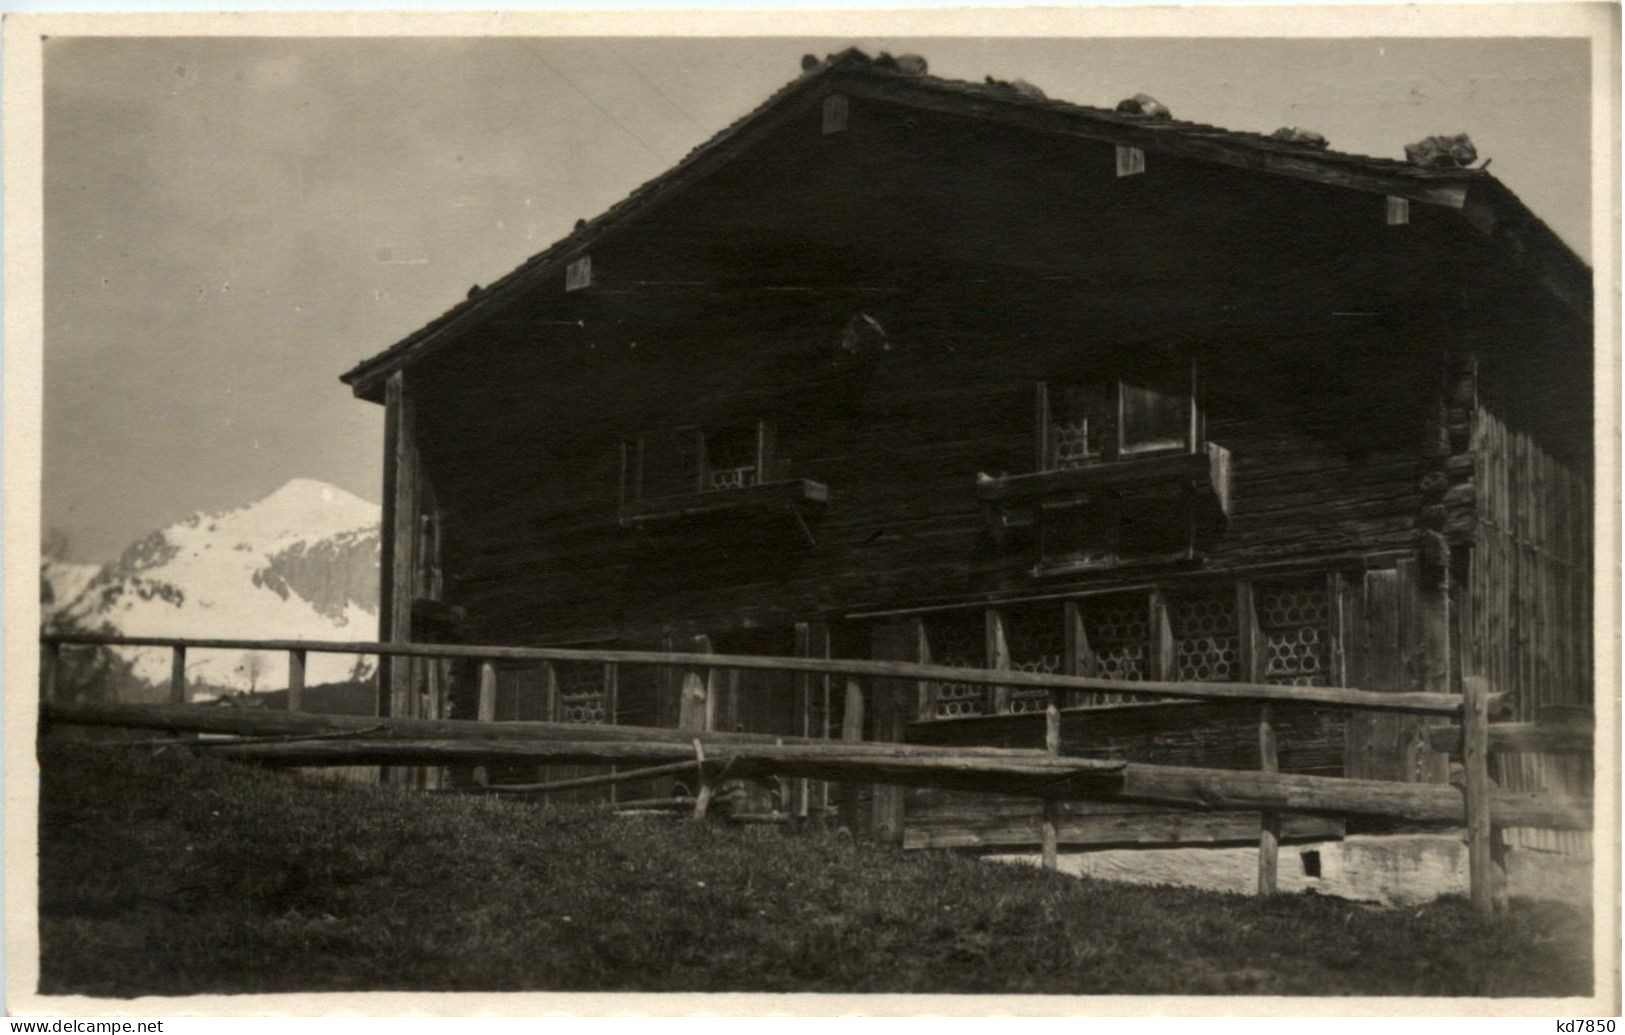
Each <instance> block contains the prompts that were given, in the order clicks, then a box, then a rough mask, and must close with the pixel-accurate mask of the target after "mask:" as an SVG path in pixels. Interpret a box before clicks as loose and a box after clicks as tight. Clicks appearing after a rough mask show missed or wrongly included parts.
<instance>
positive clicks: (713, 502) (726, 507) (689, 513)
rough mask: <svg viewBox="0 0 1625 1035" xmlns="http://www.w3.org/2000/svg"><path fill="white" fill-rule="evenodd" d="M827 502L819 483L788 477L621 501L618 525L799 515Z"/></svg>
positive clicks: (825, 489) (632, 525)
mask: <svg viewBox="0 0 1625 1035" xmlns="http://www.w3.org/2000/svg"><path fill="white" fill-rule="evenodd" d="M828 501H829V489H828V487H827V486H825V485H824V484H823V483H822V482H815V481H813V480H812V479H811V478H789V479H786V480H783V481H774V482H761V483H759V484H756V485H747V486H744V487H743V488H739V489H713V490H710V491H708V492H690V493H684V494H683V495H681V496H663V497H661V498H659V499H651V500H638V501H636V502H631V503H625V504H622V506H621V514H620V520H621V525H622V527H625V528H635V527H638V526H643V525H654V524H662V523H665V522H669V521H681V520H683V519H686V518H691V517H700V516H704V515H712V514H730V513H749V512H752V511H775V512H783V511H784V510H785V509H786V508H788V509H790V510H791V511H793V512H794V513H796V514H797V515H798V516H799V515H800V513H801V511H802V510H803V509H805V508H809V507H821V506H823V505H824V504H825V503H827V502H828Z"/></svg>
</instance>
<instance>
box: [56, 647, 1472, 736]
mask: <svg viewBox="0 0 1625 1035" xmlns="http://www.w3.org/2000/svg"><path fill="white" fill-rule="evenodd" d="M40 642H41V643H44V644H46V645H47V646H58V647H60V646H102V647H166V648H169V649H172V650H175V651H178V652H184V651H185V650H187V649H191V650H257V651H288V652H290V653H292V652H295V651H298V652H308V653H318V654H321V653H325V654H376V655H378V656H380V657H397V658H467V659H471V660H475V661H532V662H595V663H599V664H614V665H652V666H659V667H666V668H687V669H701V670H705V669H738V670H753V671H759V672H783V673H810V674H813V675H826V676H849V677H863V678H870V679H900V680H908V681H915V682H923V683H973V684H977V685H980V686H1007V687H1025V688H1029V689H1033V690H1064V691H1087V692H1095V693H1101V692H1104V693H1123V694H1139V695H1141V696H1146V697H1168V698H1182V699H1186V700H1206V701H1233V702H1241V703H1249V704H1269V703H1272V702H1280V703H1289V704H1312V705H1324V706H1329V707H1335V708H1354V709H1358V710H1362V711H1378V712H1395V713H1406V714H1411V715H1434V716H1445V717H1454V716H1459V715H1460V714H1461V710H1462V701H1463V698H1462V696H1461V695H1459V694H1438V693H1420V692H1406V693H1380V692H1377V691H1372V690H1354V689H1349V688H1347V687H1326V686H1282V685H1277V684H1274V683H1199V682H1191V683H1181V682H1170V681H1147V682H1138V681H1133V680H1124V679H1100V678H1096V677H1094V676H1069V675H1060V674H1055V673H1045V672H1023V671H1020V670H1019V669H987V668H958V667H955V666H951V665H932V664H926V663H922V662H913V661H868V660H861V659H853V658H787V657H766V656H758V655H746V654H697V653H691V652H681V651H636V650H597V649H580V648H573V647H570V648H566V647H501V646H473V645H469V644H450V643H376V642H363V641H354V642H346V641H342V640H336V641H335V640H230V639H180V638H176V637H164V636H106V635H99V634H89V633H71V634H69V633H47V634H44V635H42V636H41V637H40Z"/></svg>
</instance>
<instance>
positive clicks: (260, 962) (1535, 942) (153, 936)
mask: <svg viewBox="0 0 1625 1035" xmlns="http://www.w3.org/2000/svg"><path fill="white" fill-rule="evenodd" d="M41 760H42V763H43V766H44V782H43V790H42V801H41V829H40V872H41V876H40V928H41V940H42V949H41V953H42V959H41V966H42V977H41V982H40V991H41V992H45V993H87V994H93V995H103V996H135V995H149V994H152V995H182V994H188V993H198V992H280V991H310V990H360V989H420V990H480V991H486V990H521V989H525V990H641V991H683V990H690V991H723V990H739V991H745V990H755V991H795V990H799V991H824V992H1012V993H1094V994H1101V993H1165V994H1172V993H1249V994H1305V995H1335V994H1380V995H1467V994H1470V995H1557V994H1587V993H1589V991H1590V983H1591V978H1590V970H1591V967H1590V961H1589V947H1590V944H1591V927H1590V918H1589V917H1588V916H1586V915H1584V914H1582V913H1581V912H1578V911H1576V910H1573V909H1571V908H1566V907H1558V906H1541V907H1535V906H1531V905H1520V906H1519V907H1518V908H1515V909H1514V910H1513V911H1512V912H1511V913H1510V915H1508V916H1506V917H1503V918H1500V919H1497V920H1496V921H1494V922H1484V921H1481V920H1479V919H1478V918H1477V917H1475V915H1474V914H1473V913H1472V912H1471V911H1470V910H1469V909H1468V908H1467V905H1466V904H1465V903H1464V902H1462V901H1444V902H1440V903H1438V904H1435V905H1432V906H1428V907H1426V908H1422V909H1407V910H1376V909H1370V908H1366V907H1360V906H1355V905H1350V904H1347V903H1343V902H1338V901H1333V900H1327V899H1318V898H1311V897H1284V896H1283V897H1276V898H1272V899H1267V900H1259V899H1255V898H1249V897H1243V896H1233V895H1219V894H1210V893H1205V892H1197V891H1187V890H1177V889H1169V888H1143V887H1130V886H1124V885H1118V884H1109V883H1104V882H1098V881H1090V880H1079V879H1075V878H1069V877H1063V876H1057V875H1054V874H1050V873H1046V872H1043V871H1040V870H1038V869H1036V868H1026V867H1012V866H1003V865H997V864H992V863H982V862H978V861H976V860H974V859H970V858H966V857H963V856H954V855H948V854H941V853H908V854H904V853H901V852H899V851H895V850H892V849H887V848H881V847H878V846H874V845H869V844H862V843H853V842H852V841H851V840H850V839H849V838H847V837H845V836H844V835H841V834H831V833H815V832H804V833H786V832H783V831H781V830H779V829H775V828H763V827H746V828H733V827H728V826H724V825H720V824H697V823H693V822H691V821H687V820H684V819H670V818H663V819H625V818H623V819H616V818H614V817H611V816H609V815H607V814H606V813H603V812H600V811H594V810H590V809H574V810H549V809H546V808H543V807H540V806H533V805H526V804H521V803H515V802H505V801H495V800H485V799H473V798H463V797H452V796H442V797H432V798H431V797H427V796H423V795H411V794H408V793H406V792H400V791H392V790H389V789H386V788H377V787H363V786H343V785H332V786H330V785H324V784H318V783H314V782H312V781H308V780H299V779H295V778H293V777H290V776H286V775H281V774H276V773H270V772H264V771H258V770H253V769H249V768H245V767H238V766H233V765H230V764H227V763H221V762H213V761H209V760H195V759H186V758H179V757H175V753H174V752H167V753H166V754H165V755H164V756H158V757H154V756H152V754H151V753H150V751H145V750H134V749H118V748H110V747H106V746H103V747H98V746H95V745H89V744H74V743H54V742H50V741H48V742H47V743H46V744H45V745H44V746H43V747H42V749H41Z"/></svg>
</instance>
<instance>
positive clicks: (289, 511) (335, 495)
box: [184, 478, 378, 545]
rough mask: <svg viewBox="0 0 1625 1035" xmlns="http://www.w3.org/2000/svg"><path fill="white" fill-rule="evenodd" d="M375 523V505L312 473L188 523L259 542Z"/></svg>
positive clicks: (316, 535) (321, 534)
mask: <svg viewBox="0 0 1625 1035" xmlns="http://www.w3.org/2000/svg"><path fill="white" fill-rule="evenodd" d="M377 523H378V507H377V505H376V504H372V503H368V502H367V501H366V500H364V499H362V498H360V497H359V496H356V495H354V494H353V493H349V492H346V491H345V490H343V489H341V488H339V487H338V486H336V485H329V484H328V483H326V482H321V481H316V480H315V479H313V478H295V479H293V480H292V481H289V482H287V483H286V484H284V485H283V486H282V487H281V488H279V489H277V490H276V491H275V492H273V493H271V494H270V495H269V496H267V497H265V498H264V499H262V500H259V501H257V502H254V503H250V504H249V505H248V506H246V507H240V508H238V509H236V510H230V511H226V512H224V513H219V514H197V515H194V516H193V517H192V518H189V519H187V521H186V522H184V525H185V526H186V527H189V528H192V529H199V530H202V531H203V532H204V533H205V534H207V535H210V536H216V537H230V536H237V537H239V539H240V540H241V541H244V542H248V543H250V544H256V543H260V542H268V541H274V540H284V541H295V540H299V539H303V540H306V541H307V542H308V541H314V540H317V539H325V538H327V537H328V536H331V535H334V534H336V533H338V532H346V531H350V530H351V529H356V528H361V527H363V526H368V525H375V524H377ZM233 545H235V544H233Z"/></svg>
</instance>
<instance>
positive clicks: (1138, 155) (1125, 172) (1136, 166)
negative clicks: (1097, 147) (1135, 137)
mask: <svg viewBox="0 0 1625 1035" xmlns="http://www.w3.org/2000/svg"><path fill="white" fill-rule="evenodd" d="M1143 172H1145V152H1144V151H1143V150H1141V149H1140V148H1137V147H1124V146H1123V145H1121V144H1119V145H1117V175H1118V176H1136V175H1138V174H1140V173H1143Z"/></svg>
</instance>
